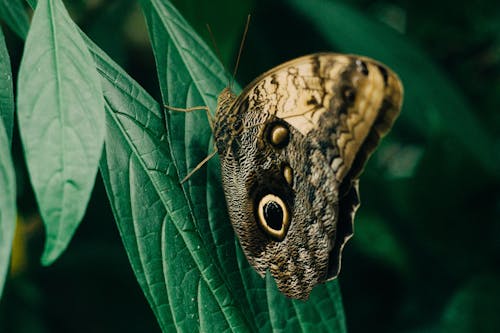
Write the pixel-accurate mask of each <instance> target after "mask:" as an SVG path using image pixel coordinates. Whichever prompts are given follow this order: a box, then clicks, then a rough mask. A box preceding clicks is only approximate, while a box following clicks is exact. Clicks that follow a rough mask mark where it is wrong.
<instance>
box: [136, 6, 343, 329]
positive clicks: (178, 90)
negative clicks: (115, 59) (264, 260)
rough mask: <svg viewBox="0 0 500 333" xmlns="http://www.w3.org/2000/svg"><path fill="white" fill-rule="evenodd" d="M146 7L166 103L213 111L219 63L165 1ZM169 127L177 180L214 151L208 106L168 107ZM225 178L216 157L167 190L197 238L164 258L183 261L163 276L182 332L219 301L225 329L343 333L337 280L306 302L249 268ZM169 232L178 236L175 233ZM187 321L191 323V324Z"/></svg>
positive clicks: (184, 233)
mask: <svg viewBox="0 0 500 333" xmlns="http://www.w3.org/2000/svg"><path fill="white" fill-rule="evenodd" d="M141 5H142V7H143V11H144V13H145V16H146V18H147V22H148V28H149V32H150V36H151V40H152V44H153V50H154V53H155V58H156V62H157V67H158V76H159V81H160V85H161V89H162V93H163V99H164V102H165V103H166V104H168V105H170V106H175V107H191V106H202V105H208V106H209V108H210V109H211V110H214V109H215V104H216V97H217V94H218V93H219V92H220V91H221V90H222V89H223V87H224V84H225V82H226V78H225V76H224V71H223V67H222V65H221V64H220V63H219V62H218V60H217V59H216V57H215V56H214V55H213V53H212V52H211V51H210V49H209V48H208V47H207V46H206V45H205V44H204V43H203V42H202V40H201V39H200V38H199V37H198V36H197V35H196V33H195V32H194V31H193V30H192V29H191V27H190V26H189V25H188V24H187V23H186V21H185V20H184V19H183V18H182V17H181V16H180V14H179V13H178V12H177V11H176V10H175V9H174V8H173V7H172V6H171V5H170V4H169V3H168V2H167V1H146V0H144V1H141ZM167 126H168V129H169V130H168V132H167V134H168V138H169V142H170V146H171V153H172V155H173V157H174V160H173V162H174V163H175V167H176V169H177V170H176V171H177V172H178V175H179V177H178V179H180V178H182V177H184V176H185V175H186V174H187V172H189V171H190V170H192V169H193V168H194V167H195V166H196V165H197V164H198V163H199V162H200V161H201V160H202V159H203V158H205V157H206V156H207V154H208V153H210V152H211V151H212V150H213V143H212V141H211V132H210V128H209V126H208V122H207V116H206V114H205V112H204V111H197V112H196V111H195V112H191V113H188V114H184V113H180V112H168V113H167ZM159 180H161V179H159ZM177 181H178V180H177ZM220 184H221V183H220V166H219V162H218V160H217V159H212V160H211V161H210V162H209V163H208V164H207V165H206V166H204V167H203V168H201V169H200V170H198V171H197V172H196V173H195V174H194V175H193V176H192V177H191V178H189V180H188V182H187V186H185V187H184V191H183V192H182V194H180V195H181V196H182V197H179V194H178V192H177V190H175V191H174V189H175V187H174V188H170V189H169V192H167V193H166V194H167V195H168V197H169V198H175V201H176V205H177V204H179V205H180V204H181V203H182V206H181V207H182V209H188V211H187V213H185V214H184V215H180V216H177V217H176V218H174V217H172V222H173V224H174V226H176V230H177V232H178V233H179V237H178V238H180V239H187V237H188V236H189V238H191V239H192V240H193V243H189V242H185V243H184V244H182V243H181V244H180V245H178V247H177V245H176V246H175V247H174V246H173V245H172V244H170V247H174V248H175V250H173V249H172V251H173V254H176V253H177V255H176V256H171V257H170V256H167V259H168V260H167V263H166V264H167V267H168V266H169V265H172V264H175V263H178V264H177V265H176V266H175V270H173V271H172V270H169V269H167V270H166V274H165V275H166V279H167V281H169V282H170V281H174V285H175V295H174V291H173V292H171V293H169V295H173V296H175V297H172V298H171V299H170V301H171V307H173V309H174V313H173V315H174V316H173V317H174V322H175V325H176V327H177V328H178V329H179V330H181V331H185V330H199V329H200V326H201V325H208V324H209V323H208V322H206V321H205V318H206V316H207V313H206V312H205V311H214V309H217V307H216V306H215V304H214V303H213V300H215V302H216V304H218V312H216V313H213V312H211V316H215V315H217V316H219V317H220V316H221V315H222V317H220V318H221V319H220V320H218V323H217V325H221V326H217V328H218V329H220V330H223V329H225V323H227V324H228V329H230V330H237V331H241V330H253V331H255V330H259V331H270V330H277V331H279V330H280V329H282V328H283V327H285V328H287V329H288V328H290V329H295V330H305V331H307V330H308V329H309V328H311V327H314V328H315V329H318V330H320V331H321V330H323V331H330V332H332V331H333V332H344V331H345V324H344V317H343V310H342V305H341V299H340V294H339V293H338V286H337V283H336V282H331V283H328V284H326V285H322V286H318V287H317V288H315V291H314V292H313V294H312V296H311V298H310V300H309V301H308V302H306V303H304V302H300V301H291V300H290V299H288V298H286V297H285V296H283V295H282V294H281V293H279V292H278V290H277V288H276V287H275V286H274V285H273V284H271V283H268V284H266V280H264V279H261V278H260V277H259V276H258V275H257V273H255V272H254V271H253V269H252V268H251V267H249V265H248V262H247V261H246V259H245V258H244V255H243V254H242V253H241V249H240V246H239V245H238V243H237V242H236V241H235V236H234V233H233V231H232V228H231V224H230V222H229V219H228V217H227V211H226V207H225V200H224V197H223V195H222V193H223V191H222V188H221V185H220ZM172 185H174V184H172ZM161 188H164V187H161ZM161 194H163V192H162V193H161ZM172 201H174V200H173V199H172ZM184 205H186V206H187V207H185V206H184ZM178 210H179V209H178V208H176V209H174V210H173V211H178ZM192 217H194V221H193V220H191V219H192ZM170 233H174V231H171V232H170ZM170 237H174V239H175V236H172V235H170ZM138 241H140V240H138ZM189 257H191V258H192V260H189ZM205 262H208V263H210V264H211V265H213V264H215V265H216V266H217V267H216V269H211V270H210V271H207V270H206V269H205V268H204V267H205V266H204V265H205ZM194 265H196V266H194ZM183 266H186V267H183ZM194 267H196V268H198V270H199V272H200V277H198V275H197V274H192V271H193V270H195V268H194ZM210 268H211V267H210ZM199 279H201V280H199ZM214 281H221V282H222V283H223V284H222V285H220V284H219V283H214ZM180 282H183V283H180ZM168 284H169V283H167V288H170V287H168ZM195 286H198V289H196V288H195ZM196 290H197V292H196V293H194V292H195V291H196ZM221 290H222V291H223V293H221ZM179 295H181V296H182V297H180V296H179ZM221 295H223V297H221ZM209 296H211V297H209ZM197 297H203V299H204V300H206V302H207V303H206V304H207V306H206V310H204V309H205V308H201V306H202V305H204V304H205V303H202V302H200V301H198V303H199V305H198V309H197V310H198V311H197V312H196V313H195V309H194V306H193V300H194V299H196V298H197ZM227 304H231V305H232V306H233V308H232V311H235V312H234V313H233V314H232V313H230V312H228V309H227V308H226V306H227ZM316 304H320V305H321V306H317V305H316ZM222 318H224V320H222ZM290 319H291V322H290V323H289V321H290ZM186 321H190V322H191V323H189V324H186ZM198 322H199V324H198ZM282 323H286V324H285V325H284V326H283V325H282ZM210 324H211V325H214V323H213V322H212V323H210ZM282 326H283V327H282ZM207 327H208V326H207Z"/></svg>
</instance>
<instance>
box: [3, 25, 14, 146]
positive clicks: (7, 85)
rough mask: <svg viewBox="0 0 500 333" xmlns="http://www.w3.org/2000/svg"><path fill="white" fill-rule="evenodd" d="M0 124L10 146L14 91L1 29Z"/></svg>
mask: <svg viewBox="0 0 500 333" xmlns="http://www.w3.org/2000/svg"><path fill="white" fill-rule="evenodd" d="M0 122H3V126H4V128H5V131H6V132H5V133H6V135H7V138H8V142H9V145H10V143H11V142H12V127H13V125H14V89H13V87H12V71H11V68H10V57H9V53H8V52H7V46H6V45H5V38H4V36H3V32H2V29H0Z"/></svg>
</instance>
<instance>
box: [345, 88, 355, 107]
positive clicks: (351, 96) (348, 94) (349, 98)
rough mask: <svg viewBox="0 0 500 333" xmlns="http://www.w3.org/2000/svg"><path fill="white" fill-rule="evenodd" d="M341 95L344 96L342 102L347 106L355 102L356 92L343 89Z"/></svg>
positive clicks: (351, 89)
mask: <svg viewBox="0 0 500 333" xmlns="http://www.w3.org/2000/svg"><path fill="white" fill-rule="evenodd" d="M342 95H343V96H344V100H345V101H346V102H347V103H349V104H353V103H354V101H355V100H356V91H355V90H354V89H353V88H351V87H344V89H342Z"/></svg>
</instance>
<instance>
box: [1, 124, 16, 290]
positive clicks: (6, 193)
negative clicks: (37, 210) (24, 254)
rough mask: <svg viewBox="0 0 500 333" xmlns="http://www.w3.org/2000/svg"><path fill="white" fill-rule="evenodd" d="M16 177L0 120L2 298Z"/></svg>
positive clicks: (5, 132)
mask: <svg viewBox="0 0 500 333" xmlns="http://www.w3.org/2000/svg"><path fill="white" fill-rule="evenodd" d="M15 181H16V176H15V173H14V165H13V163H12V158H11V155H10V139H9V138H8V137H7V131H6V130H5V127H4V121H3V120H2V119H1V118H0V189H1V190H0V297H1V296H2V291H3V286H4V283H5V276H6V274H7V269H8V268H9V262H10V251H11V248H12V240H13V238H14V230H15V228H16V184H15Z"/></svg>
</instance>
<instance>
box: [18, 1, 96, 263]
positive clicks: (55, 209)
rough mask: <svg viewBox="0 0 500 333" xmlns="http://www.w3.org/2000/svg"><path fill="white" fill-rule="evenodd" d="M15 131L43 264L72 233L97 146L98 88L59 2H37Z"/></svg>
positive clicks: (84, 198)
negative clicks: (41, 232)
mask: <svg viewBox="0 0 500 333" xmlns="http://www.w3.org/2000/svg"><path fill="white" fill-rule="evenodd" d="M18 84H19V86H18V113H19V129H20V133H21V139H22V142H23V146H24V152H25V156H26V160H27V164H28V170H29V173H30V178H31V182H32V184H33V188H34V191H35V195H36V198H37V202H38V205H39V209H40V213H41V215H42V218H43V221H44V223H45V226H46V235H47V240H46V243H45V250H44V253H43V256H42V263H43V264H50V263H52V262H53V261H54V260H55V259H56V258H57V257H58V256H59V255H60V254H61V253H62V252H63V251H64V250H65V248H66V246H67V245H68V243H69V241H70V240H71V238H72V236H73V234H74V232H75V229H76V228H77V227H78V225H79V223H80V221H81V219H82V217H83V214H84V213H85V209H86V207H87V202H88V200H89V197H90V193H91V190H92V187H93V184H94V179H95V175H96V172H97V166H98V162H99V158H100V156H101V150H102V143H103V139H104V119H103V117H104V112H103V109H104V108H103V99H102V95H101V87H100V81H99V78H98V76H97V72H96V69H95V64H94V62H93V59H92V56H91V55H90V53H89V51H88V50H87V46H86V45H85V43H84V41H83V40H82V37H81V36H80V34H79V32H78V30H77V29H76V27H75V25H74V23H73V22H72V21H71V19H70V17H69V15H68V13H67V11H66V9H65V8H64V5H63V4H62V2H61V1H60V0H40V1H39V2H38V5H37V8H36V10H35V14H34V16H33V21H32V25H31V28H30V31H29V33H28V37H27V40H26V44H25V49H24V54H23V59H22V62H21V67H20V70H19V82H18Z"/></svg>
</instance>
